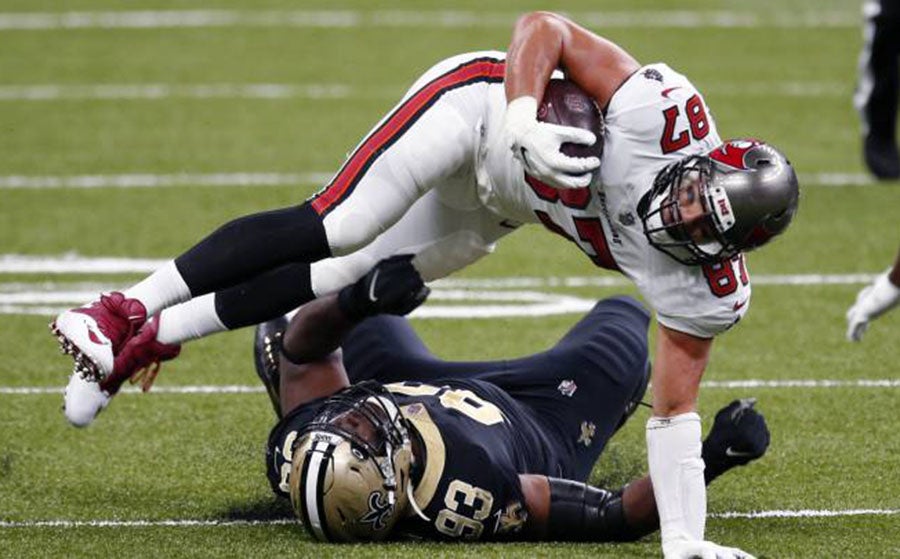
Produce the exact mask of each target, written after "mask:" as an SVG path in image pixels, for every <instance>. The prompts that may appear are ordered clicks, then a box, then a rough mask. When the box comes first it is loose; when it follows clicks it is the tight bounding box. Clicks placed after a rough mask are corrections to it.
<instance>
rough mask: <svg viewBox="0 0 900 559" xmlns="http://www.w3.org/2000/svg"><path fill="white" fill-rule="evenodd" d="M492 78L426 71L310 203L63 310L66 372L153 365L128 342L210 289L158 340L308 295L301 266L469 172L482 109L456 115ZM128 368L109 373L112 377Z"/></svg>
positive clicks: (461, 66) (247, 223)
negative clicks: (83, 305)
mask: <svg viewBox="0 0 900 559" xmlns="http://www.w3.org/2000/svg"><path fill="white" fill-rule="evenodd" d="M494 74H497V71H496V68H493V67H488V68H481V67H477V68H474V69H472V68H471V67H470V66H469V65H467V64H466V63H465V62H462V63H454V65H453V66H451V67H444V66H441V67H438V68H436V69H433V70H432V71H430V72H429V74H427V75H426V78H427V79H424V80H420V81H421V83H422V84H424V85H420V88H419V89H417V90H414V91H411V93H409V94H407V96H406V97H405V98H404V99H403V101H402V102H401V103H400V104H399V105H398V106H397V107H396V108H395V109H394V110H393V111H392V112H391V113H390V114H389V115H388V116H386V117H385V118H384V119H382V121H381V122H379V124H378V125H377V126H376V127H375V129H373V131H372V132H371V133H370V134H369V135H368V136H367V137H366V138H365V139H364V140H363V142H362V143H361V144H360V145H359V146H358V147H357V149H356V150H355V151H354V153H353V154H351V156H350V158H349V159H348V160H347V162H346V163H345V164H344V166H343V167H342V169H341V170H340V171H339V172H338V173H337V175H336V176H335V178H334V179H333V180H332V181H331V183H330V184H329V186H328V187H326V188H325V189H324V190H323V191H321V192H320V193H318V194H317V195H316V196H314V197H313V198H312V199H311V200H310V201H309V202H307V203H305V204H303V205H302V206H299V207H297V208H291V209H286V210H279V211H275V212H266V213H264V214H257V215H255V216H250V217H248V218H241V219H239V220H235V221H234V222H232V223H230V224H228V225H226V226H224V227H222V228H220V230H218V231H216V232H215V233H213V234H212V235H210V236H209V237H208V238H206V239H204V240H203V241H201V242H200V243H198V245H196V246H195V247H193V248H192V249H190V250H188V251H187V252H186V253H185V254H183V255H182V256H180V257H179V258H177V259H176V260H175V261H174V262H170V263H169V264H167V265H166V266H164V267H163V269H161V270H159V271H158V272H156V273H154V274H152V275H151V276H150V277H149V278H147V279H146V280H144V281H142V282H140V283H139V284H138V285H136V286H134V287H133V288H131V289H129V290H126V294H127V295H128V296H125V295H122V294H115V295H114V296H113V297H105V298H104V299H103V300H101V301H99V302H97V303H95V304H94V305H92V306H91V308H89V309H75V310H73V311H67V312H66V313H63V315H61V316H60V318H59V319H58V320H57V322H56V324H55V328H56V332H57V334H58V335H59V336H60V341H61V343H62V344H63V347H64V348H65V349H67V350H68V352H70V353H72V354H73V355H74V356H75V357H76V362H77V365H76V372H75V373H74V374H75V375H78V376H82V377H85V378H84V380H86V381H88V382H99V381H100V380H102V379H104V378H106V377H107V376H109V375H110V374H111V372H112V370H113V367H114V365H115V363H116V359H118V358H119V357H120V354H121V353H125V352H129V351H130V352H131V353H132V354H135V355H137V354H140V355H141V356H142V357H141V358H139V359H131V358H129V359H119V361H120V362H123V363H139V362H141V361H147V359H151V360H152V359H153V356H152V355H150V356H147V355H146V352H145V348H146V344H144V345H142V346H135V345H133V344H132V345H131V346H129V344H128V342H129V340H131V339H134V335H135V333H136V332H137V331H138V330H139V328H140V326H141V325H142V324H143V322H145V321H146V318H147V317H148V316H150V315H152V314H154V313H155V312H157V311H159V310H160V308H161V306H168V305H172V304H173V303H177V302H178V301H183V300H185V299H187V298H190V297H197V296H199V295H201V294H203V293H206V292H207V291H210V290H214V289H215V290H218V291H217V292H216V294H215V295H214V296H213V298H212V299H204V300H200V301H197V302H196V304H193V303H194V301H191V302H190V303H189V304H188V305H187V306H185V307H182V308H181V309H178V310H176V311H173V312H171V313H167V315H168V316H165V317H162V322H163V326H162V331H163V333H165V332H167V331H168V332H170V333H171V334H172V335H171V336H170V335H166V339H167V340H168V341H170V342H171V343H173V344H175V343H179V342H182V341H186V340H187V339H190V338H192V337H194V335H195V334H197V333H199V334H200V335H205V334H208V333H211V332H213V331H218V330H220V329H222V328H226V329H230V328H235V327H239V326H243V325H247V324H253V323H258V322H262V321H265V320H267V319H269V318H272V317H273V316H275V315H277V314H281V313H284V312H287V311H288V310H290V309H291V308H294V307H296V306H297V305H299V304H300V303H302V302H304V301H308V300H310V299H311V298H313V297H314V296H315V294H316V293H315V291H314V288H313V286H312V278H311V268H310V266H309V263H310V262H311V261H313V260H316V259H318V258H321V257H323V256H327V255H329V254H337V255H340V254H348V253H352V252H353V251H354V250H356V249H358V248H359V247H361V246H364V245H366V244H367V243H369V242H371V241H372V240H373V239H374V238H375V237H376V236H378V235H379V234H381V233H383V232H384V231H385V230H387V229H388V228H389V227H390V226H391V225H392V224H393V223H395V222H396V221H397V220H398V219H400V217H401V216H402V215H403V214H404V213H405V212H406V211H407V210H408V209H409V207H410V206H411V205H412V204H413V203H414V202H415V200H416V199H417V198H418V197H420V196H421V195H422V194H423V193H424V192H426V191H428V190H429V189H430V188H432V187H433V186H434V185H435V184H437V183H439V182H441V181H444V180H445V179H447V177H450V176H453V175H454V173H457V172H459V171H460V170H461V169H464V168H466V166H467V165H469V166H471V157H472V155H473V154H474V152H475V149H474V147H475V142H476V141H477V137H478V132H477V126H476V124H477V120H478V118H480V114H481V112H482V111H481V110H472V111H468V112H463V111H462V108H466V107H469V106H474V107H475V108H476V109H478V105H479V103H481V104H483V103H485V102H486V95H485V94H484V92H483V91H479V90H477V88H478V87H479V85H485V84H486V83H487V82H486V81H479V80H487V79H488V78H490V79H493V76H494ZM499 75H502V72H500V74H499ZM473 77H474V78H475V79H473ZM470 184H471V183H470ZM237 261H240V262H239V263H236V264H234V267H233V268H232V267H231V266H232V265H233V263H234V262H237ZM248 262H249V263H248ZM254 271H255V275H254ZM223 278H224V279H223ZM235 282H239V283H237V284H235ZM173 286H174V287H173ZM160 294H163V295H164V296H162V295H160ZM129 296H130V297H129ZM179 321H180V322H179ZM198 325H200V326H198ZM147 341H148V342H153V343H155V342H157V341H158V340H156V338H155V337H154V338H153V339H152V340H147ZM130 372H131V371H124V370H123V371H116V373H117V375H118V376H120V377H126V376H129V375H130ZM82 384H83V383H82ZM82 384H78V386H82ZM78 386H73V387H72V388H73V390H72V391H70V392H67V400H68V399H69V395H70V393H75V392H77V390H75V389H76V388H78ZM95 392H96V391H95ZM70 419H71V418H70Z"/></svg>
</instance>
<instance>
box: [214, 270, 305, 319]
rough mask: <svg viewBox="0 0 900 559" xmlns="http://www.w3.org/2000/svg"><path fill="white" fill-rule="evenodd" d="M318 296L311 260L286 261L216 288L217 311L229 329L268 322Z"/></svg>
mask: <svg viewBox="0 0 900 559" xmlns="http://www.w3.org/2000/svg"><path fill="white" fill-rule="evenodd" d="M314 298H315V294H314V293H313V290H312V284H311V281H310V276H309V264H307V263H305V262H300V263H294V264H287V265H284V266H281V267H279V268H276V269H274V270H270V271H269V272H266V273H265V274H262V275H259V276H257V277H255V278H253V279H251V280H250V281H246V282H244V283H241V284H239V285H236V286H234V287H229V288H228V289H223V290H221V291H217V292H216V295H215V304H216V314H218V315H219V319H220V320H221V321H222V323H223V324H224V325H225V326H227V327H228V329H229V330H234V329H235V328H242V327H244V326H251V325H253V324H259V323H261V322H266V321H267V320H271V319H273V318H276V317H278V316H281V315H283V314H285V313H286V312H288V311H291V310H293V309H295V308H297V307H299V306H300V305H302V304H303V303H306V302H307V301H310V300H312V299H314Z"/></svg>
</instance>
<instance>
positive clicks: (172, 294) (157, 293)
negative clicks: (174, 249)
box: [122, 261, 191, 317]
mask: <svg viewBox="0 0 900 559" xmlns="http://www.w3.org/2000/svg"><path fill="white" fill-rule="evenodd" d="M122 293H123V295H125V296H126V297H128V298H129V299H137V300H138V301H140V302H141V303H143V304H144V307H145V308H146V309H147V316H148V317H150V316H153V315H154V314H156V313H158V312H159V311H160V310H162V309H164V308H166V307H169V306H171V305H175V304H177V303H181V302H183V301H187V300H188V299H190V298H191V291H190V289H188V286H187V284H186V283H185V282H184V279H183V278H182V277H181V274H179V273H178V269H177V268H176V267H175V262H174V261H169V262H167V263H166V264H164V265H163V266H162V267H161V268H159V269H158V270H156V271H155V272H153V273H152V274H150V275H149V276H147V278H146V279H144V280H142V281H140V282H139V283H137V284H136V285H134V286H133V287H130V288H128V289H126V290H124V291H123V292H122Z"/></svg>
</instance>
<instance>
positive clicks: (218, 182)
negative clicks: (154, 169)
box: [0, 172, 331, 190]
mask: <svg viewBox="0 0 900 559" xmlns="http://www.w3.org/2000/svg"><path fill="white" fill-rule="evenodd" d="M330 178H331V175H330V174H328V173H318V172H312V173H276V172H246V173H175V174H154V173H129V174H121V175H56V176H53V175H50V176H46V175H45V176H36V175H5V176H0V189H25V190H29V189H46V188H67V189H68V188H71V189H78V188H172V187H186V186H290V185H321V184H324V183H326V182H328V180H329V179H330Z"/></svg>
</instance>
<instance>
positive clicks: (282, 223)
mask: <svg viewBox="0 0 900 559" xmlns="http://www.w3.org/2000/svg"><path fill="white" fill-rule="evenodd" d="M330 255H331V251H330V249H329V248H328V240H327V238H326V236H325V227H324V226H323V225H322V218H320V217H319V215H318V214H316V212H315V210H313V209H312V207H311V206H310V205H309V204H303V205H300V206H293V207H290V208H283V209H280V210H272V211H268V212H262V213H257V214H252V215H248V216H244V217H240V218H238V219H235V220H233V221H231V222H229V223H226V224H225V225H223V226H222V227H220V228H219V229H217V230H216V231H215V232H213V233H212V234H211V235H209V236H208V237H206V238H205V239H203V240H202V241H200V242H199V243H197V244H196V245H194V247H192V248H191V249H189V250H188V251H187V252H185V253H184V254H182V255H181V256H179V257H178V258H176V259H175V266H176V267H177V268H178V271H179V273H181V276H182V277H183V278H184V281H185V283H187V286H188V288H189V289H190V290H191V295H192V296H194V297H197V296H200V295H203V294H206V293H210V292H212V291H218V290H222V289H227V288H230V287H232V286H235V285H237V284H239V283H241V282H245V281H248V280H251V279H253V278H256V277H257V276H259V275H260V274H263V273H265V272H267V271H269V270H272V269H273V268H277V267H278V266H282V265H284V264H288V263H293V262H303V263H307V264H308V263H310V262H315V261H317V260H321V259H322V258H327V257H328V256H330ZM307 269H308V266H307ZM307 276H308V273H307ZM307 281H308V280H307Z"/></svg>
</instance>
